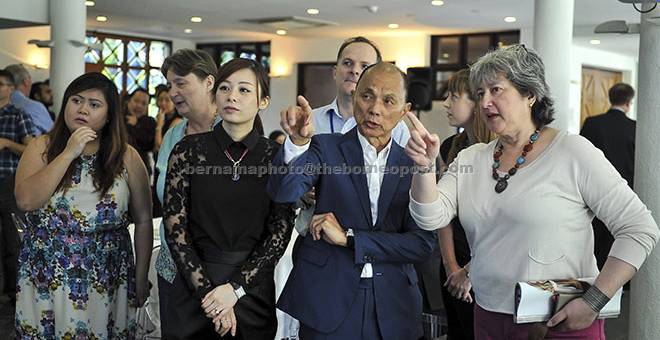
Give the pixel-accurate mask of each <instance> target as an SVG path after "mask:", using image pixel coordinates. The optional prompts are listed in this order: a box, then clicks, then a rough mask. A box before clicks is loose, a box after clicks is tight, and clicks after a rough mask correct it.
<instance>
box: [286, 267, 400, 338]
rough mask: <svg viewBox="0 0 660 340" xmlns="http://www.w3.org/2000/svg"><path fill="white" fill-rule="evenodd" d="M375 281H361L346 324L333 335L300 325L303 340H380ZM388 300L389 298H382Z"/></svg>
mask: <svg viewBox="0 0 660 340" xmlns="http://www.w3.org/2000/svg"><path fill="white" fill-rule="evenodd" d="M373 284H374V282H373V279H361V280H360V286H359V289H358V293H357V296H356V298H355V301H354V302H353V305H352V306H351V309H350V310H349V311H348V314H347V315H346V319H345V320H344V322H343V323H342V324H341V325H339V328H337V329H336V330H335V331H334V332H332V333H321V332H318V331H316V330H314V329H311V328H309V327H307V326H305V325H304V324H302V323H301V324H300V332H299V335H300V339H301V340H380V339H382V338H383V337H382V336H381V335H380V330H379V328H378V318H377V317H376V299H375V297H374V286H373ZM381 298H385V299H386V298H387V297H385V296H384V297H381Z"/></svg>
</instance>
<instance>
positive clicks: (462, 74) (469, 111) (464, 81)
mask: <svg viewBox="0 0 660 340" xmlns="http://www.w3.org/2000/svg"><path fill="white" fill-rule="evenodd" d="M447 91H448V93H447V99H445V101H444V102H443V103H442V104H443V106H444V107H445V109H446V110H447V119H448V120H449V125H451V126H453V127H455V128H460V129H462V131H461V132H460V133H457V134H455V135H453V136H451V137H449V138H447V139H445V140H444V141H443V142H442V144H441V145H440V157H441V158H442V162H443V165H444V166H445V167H446V166H447V165H449V164H451V163H452V162H453V161H454V159H455V158H456V155H457V154H458V153H459V152H460V151H461V150H463V149H465V148H467V147H469V146H471V145H473V144H476V143H488V142H490V141H491V139H492V138H491V133H490V131H488V128H487V127H486V124H485V122H484V120H483V119H482V118H481V116H479V114H478V113H477V110H478V106H477V105H476V102H475V100H476V98H475V96H474V94H473V93H472V91H471V90H470V70H469V69H463V70H460V71H458V72H456V73H454V74H453V75H452V76H451V77H450V78H449V81H448V82H447ZM438 238H439V241H440V251H441V252H442V266H441V268H440V279H441V282H442V283H443V285H442V297H443V301H444V306H445V312H446V315H447V326H448V333H447V340H461V339H466V340H469V339H474V312H473V310H474V303H473V299H474V296H473V294H471V291H470V289H471V287H472V286H471V284H470V279H469V278H468V277H467V272H466V270H465V269H464V266H466V265H467V264H468V263H469V262H470V246H469V245H468V241H467V238H466V237H465V231H464V230H463V227H462V226H461V221H460V220H459V219H458V218H454V219H453V220H452V221H451V223H450V224H449V225H448V226H447V227H446V228H440V229H438Z"/></svg>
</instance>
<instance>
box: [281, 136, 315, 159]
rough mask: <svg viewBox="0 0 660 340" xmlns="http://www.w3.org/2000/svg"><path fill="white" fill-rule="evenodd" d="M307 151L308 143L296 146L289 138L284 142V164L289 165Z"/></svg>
mask: <svg viewBox="0 0 660 340" xmlns="http://www.w3.org/2000/svg"><path fill="white" fill-rule="evenodd" d="M307 149H309V143H307V144H305V145H302V146H298V145H295V144H293V142H292V141H291V138H290V137H289V136H287V137H286V139H285V140H284V164H289V163H291V162H293V161H295V160H296V158H298V157H300V155H302V154H303V153H305V151H307Z"/></svg>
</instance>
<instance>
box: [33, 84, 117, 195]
mask: <svg viewBox="0 0 660 340" xmlns="http://www.w3.org/2000/svg"><path fill="white" fill-rule="evenodd" d="M90 89H96V90H99V91H101V92H102V93H103V96H104V97H105V100H106V102H107V105H108V117H107V122H106V124H105V125H104V126H103V129H101V131H100V133H98V137H97V138H99V142H100V143H99V150H98V152H97V154H96V161H95V162H94V171H92V177H93V179H94V187H95V188H96V190H97V191H98V192H99V194H100V195H99V196H100V197H103V196H105V194H106V193H107V192H108V190H110V188H111V187H112V185H113V183H114V181H115V178H117V176H119V175H121V173H122V171H123V170H124V153H126V148H127V146H126V142H127V135H126V126H125V125H124V118H123V117H122V116H120V114H119V107H120V106H119V94H118V91H117V87H116V86H115V84H114V83H113V82H112V81H110V79H108V78H107V77H106V76H104V75H102V74H101V73H96V72H95V73H87V74H83V75H82V76H80V77H78V78H76V79H75V80H73V81H72V82H71V84H69V86H68V87H67V88H66V91H64V99H62V108H61V109H60V114H59V115H58V116H57V120H56V121H55V125H54V126H53V129H52V130H50V132H49V133H48V147H47V148H46V151H45V155H46V160H47V161H48V163H50V162H52V161H53V160H54V159H55V157H57V156H58V155H60V154H61V153H62V152H63V151H64V149H65V148H66V144H67V142H68V141H69V137H71V131H69V127H68V126H67V125H66V122H65V120H64V112H65V110H66V106H67V103H68V102H69V98H70V97H71V96H73V95H76V94H78V93H80V92H83V91H86V90H90ZM79 163H80V158H77V159H76V160H74V161H73V162H71V165H69V168H68V169H67V170H66V173H65V174H64V177H62V180H61V181H60V183H59V184H58V185H57V189H56V190H55V191H56V192H57V191H59V190H64V191H66V190H67V189H68V188H70V187H71V183H72V180H73V171H74V169H75V167H76V166H77V165H78V164H79Z"/></svg>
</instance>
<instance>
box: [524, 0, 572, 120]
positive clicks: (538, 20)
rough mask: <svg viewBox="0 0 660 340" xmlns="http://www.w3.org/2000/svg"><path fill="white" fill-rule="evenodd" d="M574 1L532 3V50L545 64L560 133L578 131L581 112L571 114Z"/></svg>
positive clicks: (540, 1) (547, 0) (559, 0)
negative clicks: (561, 131) (562, 131)
mask: <svg viewBox="0 0 660 340" xmlns="http://www.w3.org/2000/svg"><path fill="white" fill-rule="evenodd" d="M573 1H574V0H551V1H549V0H536V1H535V3H534V49H535V50H536V51H537V52H538V53H539V54H540V55H541V59H543V63H544V64H545V79H546V81H547V82H548V85H550V92H551V95H552V97H553V98H554V99H555V112H556V113H555V122H554V123H553V124H552V126H554V127H556V128H558V129H560V130H568V131H569V132H578V131H577V130H578V129H579V124H580V113H579V112H570V105H569V94H570V89H569V87H570V81H571V79H570V73H571V67H570V65H571V49H572V45H573Z"/></svg>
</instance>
